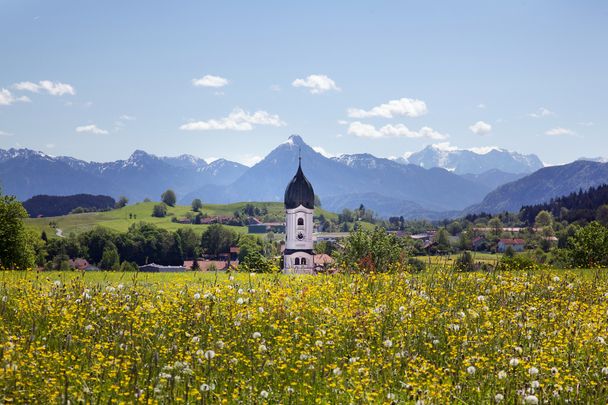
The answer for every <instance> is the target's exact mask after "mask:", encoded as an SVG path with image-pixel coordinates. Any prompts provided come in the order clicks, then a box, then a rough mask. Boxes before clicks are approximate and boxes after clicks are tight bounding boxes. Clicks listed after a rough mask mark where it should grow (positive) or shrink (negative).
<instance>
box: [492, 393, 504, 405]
mask: <svg viewBox="0 0 608 405" xmlns="http://www.w3.org/2000/svg"><path fill="white" fill-rule="evenodd" d="M504 399H505V396H504V395H502V394H496V395H494V402H496V403H497V404H498V403H500V402H502V401H503V400H504Z"/></svg>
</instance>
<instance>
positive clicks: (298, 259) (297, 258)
mask: <svg viewBox="0 0 608 405" xmlns="http://www.w3.org/2000/svg"><path fill="white" fill-rule="evenodd" d="M302 260H304V259H302ZM295 263H296V266H299V265H300V258H299V257H296V261H295Z"/></svg>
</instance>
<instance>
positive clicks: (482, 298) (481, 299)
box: [477, 295, 486, 302]
mask: <svg viewBox="0 0 608 405" xmlns="http://www.w3.org/2000/svg"><path fill="white" fill-rule="evenodd" d="M485 300H486V297H484V296H483V295H478V296H477V301H479V302H484V301H485Z"/></svg>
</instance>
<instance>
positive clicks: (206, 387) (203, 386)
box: [200, 384, 211, 392]
mask: <svg viewBox="0 0 608 405" xmlns="http://www.w3.org/2000/svg"><path fill="white" fill-rule="evenodd" d="M210 389H211V387H210V386H209V384H201V386H200V390H201V391H203V392H205V391H209V390H210Z"/></svg>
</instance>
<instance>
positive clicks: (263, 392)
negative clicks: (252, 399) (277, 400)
mask: <svg viewBox="0 0 608 405" xmlns="http://www.w3.org/2000/svg"><path fill="white" fill-rule="evenodd" d="M260 396H261V397H262V398H268V391H264V390H262V392H260Z"/></svg>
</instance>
